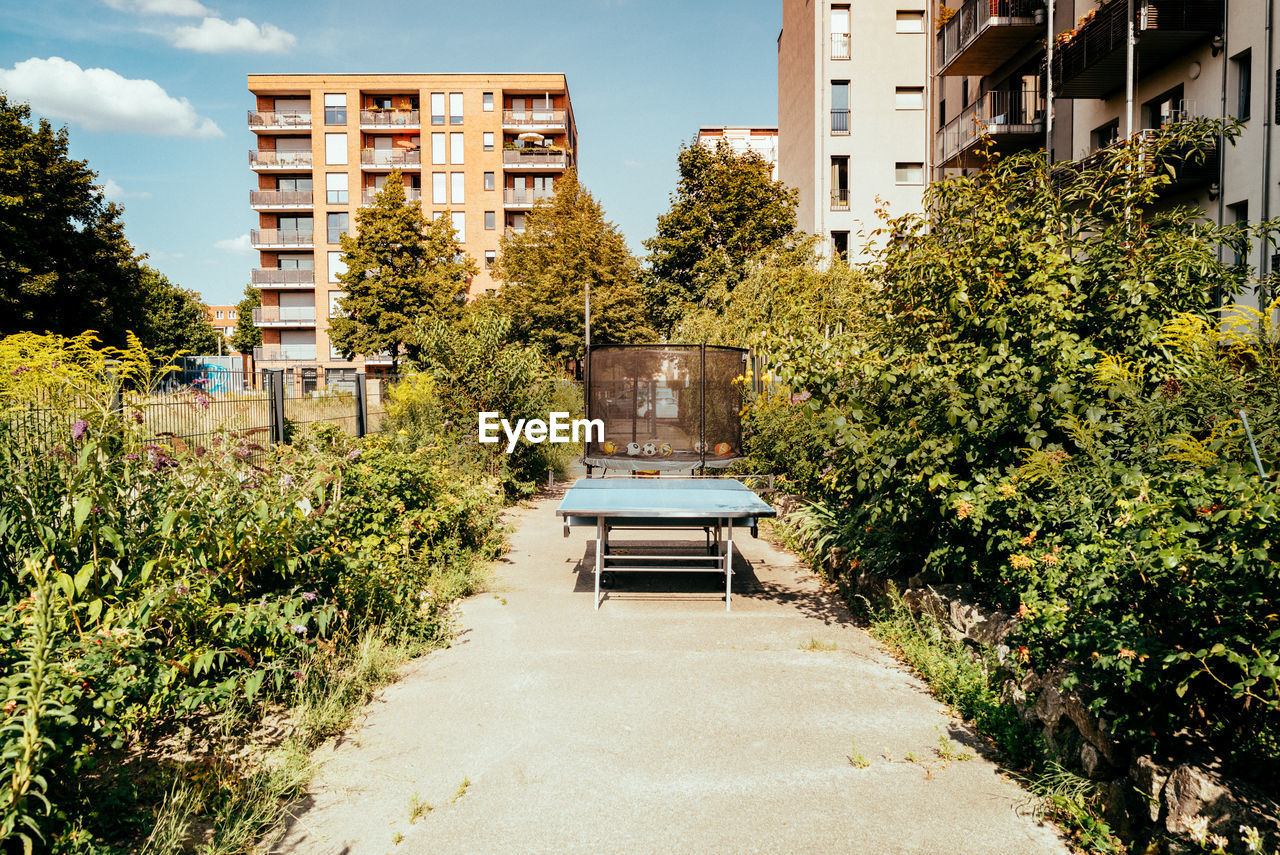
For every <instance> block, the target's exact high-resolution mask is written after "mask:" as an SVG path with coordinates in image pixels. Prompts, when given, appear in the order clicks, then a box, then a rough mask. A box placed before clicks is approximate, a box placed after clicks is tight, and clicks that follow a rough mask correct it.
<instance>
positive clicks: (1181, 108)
mask: <svg viewBox="0 0 1280 855" xmlns="http://www.w3.org/2000/svg"><path fill="white" fill-rule="evenodd" d="M1142 106H1143V113H1144V114H1145V116H1146V120H1147V127H1148V128H1157V129H1158V128H1163V127H1164V126H1165V125H1170V124H1173V123H1174V122H1180V121H1182V120H1183V119H1185V118H1187V103H1186V101H1185V100H1183V97H1182V87H1181V86H1175V87H1173V88H1172V89H1170V90H1169V91H1168V92H1166V93H1164V94H1163V95H1161V96H1160V97H1159V98H1153V99H1151V100H1150V101H1148V102H1147V103H1146V104H1143V105H1142Z"/></svg>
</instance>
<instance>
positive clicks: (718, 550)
mask: <svg viewBox="0 0 1280 855" xmlns="http://www.w3.org/2000/svg"><path fill="white" fill-rule="evenodd" d="M613 519H617V520H619V522H616V523H615V522H611V520H613ZM626 519H627V518H626V517H608V516H603V515H601V516H597V517H596V549H595V552H596V560H595V608H596V610H597V611H598V610H599V609H600V580H601V577H602V576H603V575H604V574H605V573H699V572H707V571H712V572H721V573H724V610H725V611H730V610H731V608H732V605H733V553H734V545H733V527H734V522H735V521H738V520H740V519H742V518H739V517H714V518H711V517H699V518H694V519H682V518H680V517H672V518H670V520H669V521H663V522H662V524H656V523H653V522H650V523H647V524H636V523H634V522H630V523H629V522H627V521H626ZM565 528H566V532H567V529H568V524H567V522H566V525H565ZM619 529H622V530H630V531H672V530H690V531H692V530H696V529H701V530H702V531H703V532H704V533H706V535H707V553H708V554H707V555H690V554H688V553H687V551H686V552H681V553H670V552H669V553H660V554H653V555H635V554H623V553H618V552H610V551H609V545H610V541H609V534H610V532H612V531H615V530H619ZM751 530H752V532H753V533H754V532H755V531H756V527H755V521H754V518H752V522H751ZM712 532H714V535H713V534H712ZM713 538H714V539H713ZM630 548H633V549H634V548H643V547H640V545H639V544H631V545H630ZM655 548H657V547H655ZM713 548H714V552H713V551H712V550H713ZM610 559H613V560H614V561H615V562H617V561H642V562H643V561H672V562H675V561H684V562H691V563H692V564H693V566H684V567H675V566H670V567H663V566H660V565H655V564H639V565H635V566H628V565H626V564H618V563H615V564H610V563H609V560H610ZM698 562H705V563H706V564H707V567H706V569H705V571H704V569H703V568H702V567H700V566H698Z"/></svg>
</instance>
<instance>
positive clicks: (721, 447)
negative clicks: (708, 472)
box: [716, 442, 733, 457]
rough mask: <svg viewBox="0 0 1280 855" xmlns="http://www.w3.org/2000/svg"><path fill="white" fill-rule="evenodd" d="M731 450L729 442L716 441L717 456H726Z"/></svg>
mask: <svg viewBox="0 0 1280 855" xmlns="http://www.w3.org/2000/svg"><path fill="white" fill-rule="evenodd" d="M731 451H733V449H732V448H730V447H729V443H727V442H720V443H716V454H717V455H718V456H720V457H728V456H729V452H731Z"/></svg>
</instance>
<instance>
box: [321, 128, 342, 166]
mask: <svg viewBox="0 0 1280 855" xmlns="http://www.w3.org/2000/svg"><path fill="white" fill-rule="evenodd" d="M324 162H325V163H326V164H329V165H330V166H343V165H345V164H346V162H347V135H346V134H325V135H324Z"/></svg>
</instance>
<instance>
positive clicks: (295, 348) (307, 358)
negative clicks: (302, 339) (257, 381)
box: [253, 344, 316, 362]
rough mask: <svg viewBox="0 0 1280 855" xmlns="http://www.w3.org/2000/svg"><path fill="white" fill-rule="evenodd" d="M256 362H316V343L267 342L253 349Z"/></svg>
mask: <svg viewBox="0 0 1280 855" xmlns="http://www.w3.org/2000/svg"><path fill="white" fill-rule="evenodd" d="M253 359H254V361H255V362H314V361H315V359H316V346H315V345H314V344H266V345H261V346H259V347H255V348H254V349H253Z"/></svg>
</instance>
